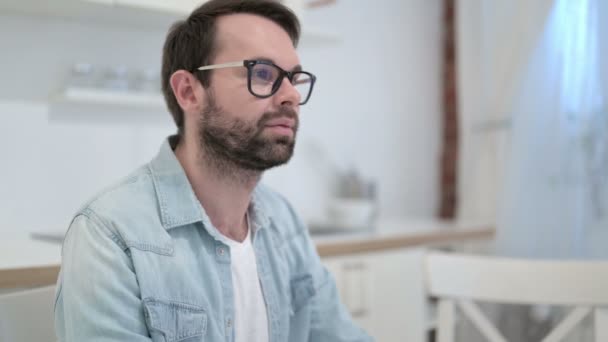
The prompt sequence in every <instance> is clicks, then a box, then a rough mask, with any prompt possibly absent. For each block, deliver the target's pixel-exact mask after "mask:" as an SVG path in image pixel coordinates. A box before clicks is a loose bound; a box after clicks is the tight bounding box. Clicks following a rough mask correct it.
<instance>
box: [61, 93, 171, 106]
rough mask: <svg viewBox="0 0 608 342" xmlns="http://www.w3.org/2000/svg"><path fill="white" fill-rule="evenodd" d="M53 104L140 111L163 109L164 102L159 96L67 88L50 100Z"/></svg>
mask: <svg viewBox="0 0 608 342" xmlns="http://www.w3.org/2000/svg"><path fill="white" fill-rule="evenodd" d="M51 101H52V102H54V103H64V104H96V105H109V106H121V107H129V108H141V109H164V108H165V101H164V99H163V96H162V95H161V94H149V93H134V92H133V93H128V92H120V91H112V90H104V89H93V88H89V89H87V88H67V89H66V90H65V91H64V92H62V93H60V94H58V95H56V96H54V97H52V98H51Z"/></svg>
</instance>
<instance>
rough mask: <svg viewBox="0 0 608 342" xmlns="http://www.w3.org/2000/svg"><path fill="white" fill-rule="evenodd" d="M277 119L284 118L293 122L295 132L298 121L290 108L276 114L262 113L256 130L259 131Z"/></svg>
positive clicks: (282, 109) (296, 114)
mask: <svg viewBox="0 0 608 342" xmlns="http://www.w3.org/2000/svg"><path fill="white" fill-rule="evenodd" d="M279 118H286V119H292V120H294V121H295V127H294V129H295V130H297V128H298V125H299V123H300V122H299V119H298V113H296V111H295V110H293V109H291V108H281V109H280V110H278V111H276V112H266V113H264V114H263V115H262V117H261V118H260V120H258V128H259V129H261V128H263V127H264V126H265V125H266V123H268V121H270V120H274V119H279Z"/></svg>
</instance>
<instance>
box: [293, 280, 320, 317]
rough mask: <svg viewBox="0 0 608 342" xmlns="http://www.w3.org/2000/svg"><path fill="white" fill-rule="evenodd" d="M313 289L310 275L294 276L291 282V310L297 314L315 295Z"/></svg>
mask: <svg viewBox="0 0 608 342" xmlns="http://www.w3.org/2000/svg"><path fill="white" fill-rule="evenodd" d="M315 293H316V291H315V287H314V284H313V281H312V276H311V275H310V274H304V275H300V276H296V277H294V278H293V279H292V280H291V310H292V312H293V313H297V312H298V311H300V309H302V307H304V306H305V305H306V304H308V303H309V302H310V300H311V298H312V297H313V296H314V295H315Z"/></svg>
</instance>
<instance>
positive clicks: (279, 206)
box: [55, 0, 370, 342]
mask: <svg viewBox="0 0 608 342" xmlns="http://www.w3.org/2000/svg"><path fill="white" fill-rule="evenodd" d="M299 30H300V28H299V23H298V21H297V18H296V17H295V16H294V15H293V13H292V12H290V11H289V10H287V9H286V8H285V7H284V6H283V5H281V4H279V3H277V2H274V1H270V0H240V1H237V0H212V1H209V2H207V3H205V4H204V5H202V6H201V7H199V8H197V9H196V10H195V11H194V12H193V13H192V14H191V15H190V17H189V18H188V19H187V20H185V21H183V22H178V23H176V24H175V25H174V26H173V27H172V28H171V30H170V32H169V34H168V36H167V39H166V42H165V46H164V51H163V65H162V81H163V92H164V95H165V98H166V101H167V104H168V107H169V109H170V111H171V113H172V115H173V118H174V119H175V122H176V124H177V127H178V134H177V135H175V136H172V137H169V139H168V140H167V141H166V142H165V143H164V144H163V145H162V146H161V149H160V152H159V153H158V155H157V156H156V157H155V158H154V159H153V160H152V161H151V162H150V163H148V164H147V165H145V166H143V167H141V168H140V169H138V170H136V171H135V172H134V173H133V174H132V175H131V176H129V177H128V178H126V179H125V180H123V181H122V182H120V183H119V184H117V185H115V186H113V187H111V188H109V189H108V190H106V191H104V192H103V193H101V194H100V195H98V196H97V197H95V198H94V199H93V200H92V201H91V202H89V203H88V204H86V205H85V206H84V207H83V209H81V210H80V211H79V212H78V213H77V215H76V216H75V218H74V219H73V221H72V224H71V226H70V229H69V230H68V233H67V234H66V238H65V241H64V245H63V264H62V268H61V273H60V276H59V280H58V289H57V301H56V305H55V315H56V330H57V334H58V337H59V339H60V340H61V341H79V342H80V341H131V342H136V341H150V340H152V341H248V342H252V341H253V342H255V341H272V342H275V341H286V342H287V341H289V342H297V341H315V342H321V341H367V340H370V338H369V336H367V335H366V334H365V333H364V332H362V331H361V330H360V329H359V328H357V327H356V326H355V325H354V324H353V322H352V320H351V318H350V316H349V314H348V313H347V311H346V310H345V308H344V306H343V305H342V304H341V303H340V302H339V299H338V298H339V296H338V293H337V291H336V287H335V283H334V281H333V279H332V277H331V276H330V275H329V273H328V272H327V271H326V270H325V268H323V267H322V265H321V263H320V260H319V257H318V255H317V254H316V251H315V247H314V245H313V244H312V242H311V240H310V237H309V236H308V233H307V230H306V228H305V227H304V225H303V224H302V222H301V221H300V220H299V219H298V218H297V217H296V215H295V213H294V211H293V209H292V208H291V206H290V205H289V204H288V202H287V201H286V200H285V199H284V198H282V197H281V196H280V195H278V194H276V193H274V192H272V191H271V190H269V189H267V188H265V187H263V186H262V185H259V184H258V183H259V181H260V178H261V176H262V173H263V171H264V170H267V169H269V168H271V167H274V166H277V165H281V164H284V163H286V162H287V161H288V160H289V159H290V157H291V155H292V153H293V149H294V142H295V137H296V131H297V128H298V120H299V117H298V112H299V106H300V105H303V104H305V103H306V101H307V100H308V99H309V97H310V94H311V92H312V89H313V86H314V82H315V77H314V75H313V74H311V73H308V72H305V71H302V70H301V67H300V65H299V64H300V62H299V60H298V55H297V53H296V51H295V46H296V45H297V42H298V38H299Z"/></svg>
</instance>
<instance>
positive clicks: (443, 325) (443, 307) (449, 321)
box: [437, 299, 455, 342]
mask: <svg viewBox="0 0 608 342" xmlns="http://www.w3.org/2000/svg"><path fill="white" fill-rule="evenodd" d="M454 306H455V305H454V301H453V300H451V299H440V300H439V306H438V309H437V342H454Z"/></svg>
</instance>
